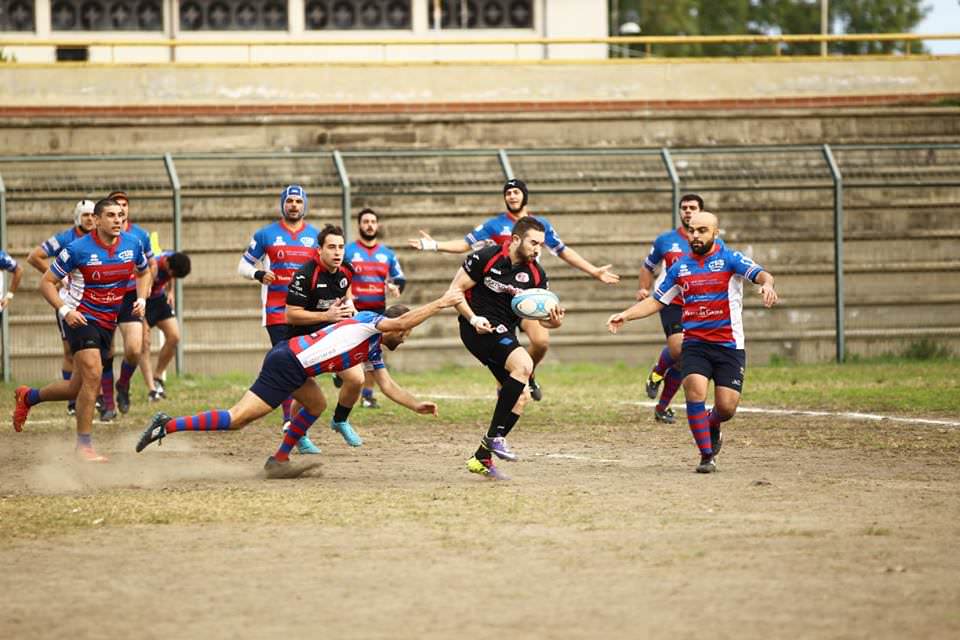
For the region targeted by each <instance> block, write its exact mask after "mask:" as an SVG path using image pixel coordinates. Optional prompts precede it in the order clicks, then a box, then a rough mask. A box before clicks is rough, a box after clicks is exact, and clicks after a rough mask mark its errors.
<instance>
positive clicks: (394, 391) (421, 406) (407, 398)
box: [373, 369, 438, 416]
mask: <svg viewBox="0 0 960 640" xmlns="http://www.w3.org/2000/svg"><path fill="white" fill-rule="evenodd" d="M373 379H374V380H375V381H376V383H377V386H379V387H380V390H381V391H383V395H385V396H387V397H388V398H390V399H391V400H393V401H394V402H396V403H397V404H399V405H401V406H404V407H406V408H407V409H410V410H411V411H414V412H416V413H422V414H425V415H432V416H435V415H437V413H438V410H437V403H435V402H420V401H418V400H417V399H416V398H415V397H414V396H413V394H412V393H410V392H409V391H407V390H406V389H404V388H403V387H401V386H400V385H398V384H397V383H396V382H394V381H393V378H391V377H390V374H389V373H388V372H387V370H386V369H374V370H373Z"/></svg>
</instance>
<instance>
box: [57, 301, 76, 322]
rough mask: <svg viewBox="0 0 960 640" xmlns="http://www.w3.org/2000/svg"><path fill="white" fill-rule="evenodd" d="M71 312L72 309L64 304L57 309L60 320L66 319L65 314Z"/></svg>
mask: <svg viewBox="0 0 960 640" xmlns="http://www.w3.org/2000/svg"><path fill="white" fill-rule="evenodd" d="M71 311H73V309H71V308H70V305H68V304H65V305H62V306H61V307H60V308H59V309H57V315H58V316H60V319H61V320H63V319H64V318H66V317H67V314H68V313H70V312H71Z"/></svg>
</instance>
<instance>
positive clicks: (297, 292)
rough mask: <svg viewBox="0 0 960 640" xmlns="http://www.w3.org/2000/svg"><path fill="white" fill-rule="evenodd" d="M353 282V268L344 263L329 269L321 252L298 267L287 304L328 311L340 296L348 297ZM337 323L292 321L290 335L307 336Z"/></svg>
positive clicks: (289, 287) (288, 292)
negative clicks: (321, 257) (301, 322)
mask: <svg viewBox="0 0 960 640" xmlns="http://www.w3.org/2000/svg"><path fill="white" fill-rule="evenodd" d="M352 282H353V268H352V267H351V266H350V263H347V262H345V263H343V264H342V265H340V267H338V268H337V269H336V271H333V272H331V271H328V270H327V268H326V266H325V265H324V264H323V263H322V262H321V261H320V256H319V255H318V256H315V257H314V258H313V259H312V260H309V261H307V262H306V263H304V265H303V266H302V267H300V268H299V269H297V272H296V273H294V274H293V278H292V279H291V280H290V284H289V286H288V288H287V300H286V304H287V305H294V306H297V307H303V308H304V309H306V310H307V311H326V310H327V309H329V308H330V307H331V306H333V303H334V302H336V301H337V300H338V299H340V298H345V297H346V296H347V292H348V291H350V285H351V283H352ZM331 324H333V323H332V322H320V323H317V324H307V325H297V324H291V325H289V327H290V332H289V334H288V335H289V336H290V337H293V336H305V335H307V334H308V333H313V332H314V331H317V330H319V329H323V328H324V327H326V326H329V325H331Z"/></svg>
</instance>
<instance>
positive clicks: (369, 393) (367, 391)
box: [360, 387, 373, 400]
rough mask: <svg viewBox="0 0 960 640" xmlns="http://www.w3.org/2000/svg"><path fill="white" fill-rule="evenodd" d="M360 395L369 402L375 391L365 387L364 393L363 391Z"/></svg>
mask: <svg viewBox="0 0 960 640" xmlns="http://www.w3.org/2000/svg"><path fill="white" fill-rule="evenodd" d="M360 393H361V394H362V395H363V397H364V398H366V399H367V400H369V399H370V398H372V397H373V389H367V388H366V387H364V389H363V391H361V392H360Z"/></svg>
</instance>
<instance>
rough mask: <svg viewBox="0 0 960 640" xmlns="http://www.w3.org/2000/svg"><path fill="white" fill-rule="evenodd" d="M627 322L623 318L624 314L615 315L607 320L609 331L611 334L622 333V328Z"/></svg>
mask: <svg viewBox="0 0 960 640" xmlns="http://www.w3.org/2000/svg"><path fill="white" fill-rule="evenodd" d="M625 322H626V320H625V319H624V317H623V313H615V314H613V315H612V316H610V317H609V318H607V331H609V332H610V333H616V332H617V331H620V328H621V327H622V326H623V325H624V323H625Z"/></svg>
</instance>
